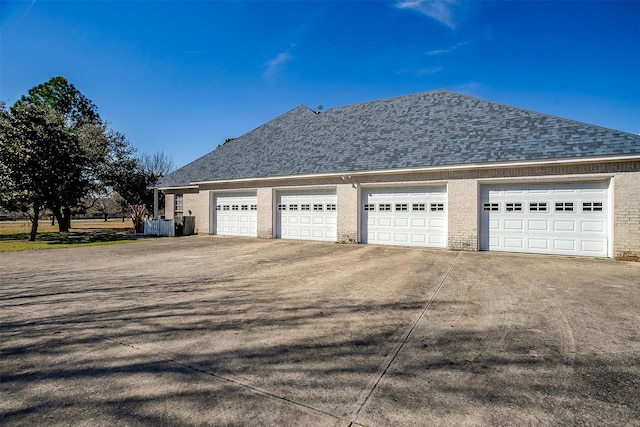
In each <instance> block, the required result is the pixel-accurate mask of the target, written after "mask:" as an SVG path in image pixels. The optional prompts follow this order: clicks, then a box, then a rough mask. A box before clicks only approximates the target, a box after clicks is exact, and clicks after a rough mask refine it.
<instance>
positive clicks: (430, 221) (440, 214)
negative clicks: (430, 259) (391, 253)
mask: <svg viewBox="0 0 640 427" xmlns="http://www.w3.org/2000/svg"><path fill="white" fill-rule="evenodd" d="M361 218H362V221H361V223H362V237H361V240H362V243H378V244H383V245H408V246H426V247H432V248H446V247H447V190H446V187H427V188H379V189H366V190H364V191H363V192H362V212H361Z"/></svg>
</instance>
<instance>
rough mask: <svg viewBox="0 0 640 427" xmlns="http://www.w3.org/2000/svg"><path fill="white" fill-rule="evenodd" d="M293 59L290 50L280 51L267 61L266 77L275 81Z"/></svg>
mask: <svg viewBox="0 0 640 427" xmlns="http://www.w3.org/2000/svg"><path fill="white" fill-rule="evenodd" d="M290 60H291V55H290V54H289V51H288V50H287V51H284V52H280V53H279V54H278V55H276V57H275V58H273V59H271V60H269V61H268V62H267V65H266V68H265V70H264V78H265V79H267V80H268V81H270V82H274V81H275V80H276V79H277V77H278V75H279V74H280V73H281V72H282V71H283V70H284V66H285V64H286V63H287V62H289V61H290Z"/></svg>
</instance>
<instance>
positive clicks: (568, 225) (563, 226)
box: [553, 221, 576, 231]
mask: <svg viewBox="0 0 640 427" xmlns="http://www.w3.org/2000/svg"><path fill="white" fill-rule="evenodd" d="M553 229H554V230H555V231H575V229H576V223H575V222H573V221H554V222H553Z"/></svg>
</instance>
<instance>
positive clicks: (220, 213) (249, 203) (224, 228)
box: [213, 193, 258, 237]
mask: <svg viewBox="0 0 640 427" xmlns="http://www.w3.org/2000/svg"><path fill="white" fill-rule="evenodd" d="M256 206H257V197H256V195H255V194H247V193H242V194H216V195H214V198H213V222H214V233H215V234H219V235H226V236H249V237H257V235H258V233H257V222H258V221H257V211H256ZM240 212H242V213H240Z"/></svg>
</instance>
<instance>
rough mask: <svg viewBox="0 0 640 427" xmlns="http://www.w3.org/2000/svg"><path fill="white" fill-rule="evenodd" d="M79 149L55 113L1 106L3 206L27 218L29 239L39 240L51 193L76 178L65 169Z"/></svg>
mask: <svg viewBox="0 0 640 427" xmlns="http://www.w3.org/2000/svg"><path fill="white" fill-rule="evenodd" d="M78 146H79V141H78V139H77V137H76V135H74V134H73V133H72V132H70V131H69V129H68V128H67V126H66V125H65V118H64V116H62V115H61V114H59V113H57V112H56V111H54V110H51V109H48V108H45V107H42V106H36V105H27V104H23V103H18V104H16V106H14V107H12V108H11V109H10V110H7V109H6V108H5V107H4V105H0V206H1V207H2V208H4V209H6V210H9V211H18V212H22V213H24V214H25V215H27V217H28V218H29V220H30V221H31V232H30V235H29V240H31V241H33V240H35V238H36V233H37V230H38V218H39V215H40V210H41V209H42V208H43V207H45V206H46V205H47V201H48V200H49V198H50V194H51V193H53V192H55V191H57V189H58V188H59V187H60V186H61V182H63V181H65V180H67V179H68V178H69V175H73V173H74V171H73V170H69V171H67V170H66V167H67V166H68V156H69V155H70V153H72V152H73V151H74V150H77V149H78Z"/></svg>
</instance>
